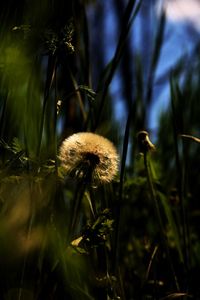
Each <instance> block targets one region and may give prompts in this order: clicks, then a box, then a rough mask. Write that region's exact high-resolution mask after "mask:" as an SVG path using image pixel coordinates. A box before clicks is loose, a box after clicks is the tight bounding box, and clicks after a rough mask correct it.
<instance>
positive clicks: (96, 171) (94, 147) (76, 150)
mask: <svg viewBox="0 0 200 300" xmlns="http://www.w3.org/2000/svg"><path fill="white" fill-rule="evenodd" d="M59 158H60V160H61V165H62V166H63V168H64V170H65V171H66V173H67V174H70V175H72V176H74V177H76V178H77V179H85V178H90V181H92V183H95V184H98V183H106V182H110V181H112V180H113V179H114V177H115V175H116V174H117V171H118V163H119V156H118V154H117V150H116V148H115V146H114V145H113V143H112V142H111V141H109V140H108V139H106V138H104V137H102V136H100V135H98V134H95V133H91V132H80V133H75V134H73V135H71V136H70V137H68V138H67V139H65V140H64V141H63V143H62V145H61V147H60V151H59ZM88 176H89V177H88Z"/></svg>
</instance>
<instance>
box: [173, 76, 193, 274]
mask: <svg viewBox="0 0 200 300" xmlns="http://www.w3.org/2000/svg"><path fill="white" fill-rule="evenodd" d="M174 84H175V83H174V81H173V78H172V76H171V78H170V87H171V106H172V125H173V138H174V145H175V158H176V170H177V174H178V176H177V188H178V194H179V199H180V211H181V219H182V238H183V253H184V264H185V271H186V274H187V276H188V244H189V243H188V228H187V222H186V212H185V207H184V182H183V170H182V167H181V160H180V155H179V145H178V136H179V132H178V126H177V122H176V110H175V103H174V101H175V100H176V99H177V98H178V95H177V93H178V91H179V88H178V86H177V85H176V86H174Z"/></svg>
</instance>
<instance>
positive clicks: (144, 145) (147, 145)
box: [137, 130, 156, 154]
mask: <svg viewBox="0 0 200 300" xmlns="http://www.w3.org/2000/svg"><path fill="white" fill-rule="evenodd" d="M137 138H138V147H139V151H140V152H141V153H143V154H144V153H147V152H148V151H154V150H155V149H156V147H155V146H154V145H153V144H152V142H151V141H150V139H149V135H148V132H147V131H144V130H142V131H139V132H138V134H137Z"/></svg>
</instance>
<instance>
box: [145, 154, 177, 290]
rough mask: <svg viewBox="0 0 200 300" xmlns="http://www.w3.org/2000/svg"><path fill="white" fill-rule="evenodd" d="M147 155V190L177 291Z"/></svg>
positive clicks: (175, 277)
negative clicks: (152, 203) (153, 206)
mask: <svg viewBox="0 0 200 300" xmlns="http://www.w3.org/2000/svg"><path fill="white" fill-rule="evenodd" d="M147 156H148V153H147V152H145V153H144V167H145V170H146V175H147V182H148V186H149V192H150V195H151V198H152V201H153V202H154V205H155V210H156V216H157V219H158V224H159V228H160V237H161V240H162V241H163V245H164V246H165V250H166V254H167V257H168V260H169V264H170V267H171V271H172V274H173V277H174V281H175V286H176V288H177V291H180V286H179V283H178V280H177V276H176V274H175V271H174V267H173V264H172V260H171V256H170V250H169V246H168V242H167V239H166V235H165V230H164V225H163V222H162V218H161V214H160V208H159V203H158V198H157V194H156V191H155V189H154V185H153V180H152V173H151V167H150V164H149V162H148V157H147Z"/></svg>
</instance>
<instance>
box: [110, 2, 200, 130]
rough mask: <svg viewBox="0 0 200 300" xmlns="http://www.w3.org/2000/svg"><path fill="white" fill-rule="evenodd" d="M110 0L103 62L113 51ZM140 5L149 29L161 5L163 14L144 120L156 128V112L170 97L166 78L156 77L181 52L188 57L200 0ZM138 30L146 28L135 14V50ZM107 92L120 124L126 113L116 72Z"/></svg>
mask: <svg viewBox="0 0 200 300" xmlns="http://www.w3.org/2000/svg"><path fill="white" fill-rule="evenodd" d="M112 1H114V0H111V1H105V3H106V4H105V5H106V8H105V11H106V12H107V16H106V21H105V22H106V28H108V30H107V31H106V36H105V39H107V41H108V42H107V45H108V46H109V47H108V51H107V53H106V61H107V62H109V61H110V59H111V58H112V57H113V55H114V51H115V48H116V41H117V28H116V24H117V22H116V21H115V15H114V12H113V10H112ZM149 4H150V5H149ZM143 5H149V8H150V23H149V27H150V29H151V30H152V31H153V32H154V31H155V30H156V26H155V24H156V21H155V20H156V18H158V17H159V15H160V13H161V9H164V11H165V13H166V17H167V22H166V27H165V36H164V37H165V38H164V44H163V47H162V51H161V56H160V60H159V64H158V68H157V72H156V78H155V85H154V94H153V97H154V102H153V106H152V107H151V111H150V118H149V124H148V126H149V128H150V129H152V131H156V129H157V128H158V120H159V115H160V113H161V112H163V111H164V110H165V109H166V108H167V107H168V104H169V99H170V95H169V82H168V79H167V78H166V79H165V80H164V81H163V82H161V83H160V82H159V81H161V80H160V79H161V78H162V75H163V74H166V73H169V71H170V69H171V68H173V66H174V65H175V64H176V62H177V61H178V60H179V59H180V58H181V57H182V56H184V60H185V61H187V60H188V61H189V60H190V59H191V57H190V55H191V51H192V49H193V48H194V47H195V45H196V42H197V41H199V38H200V0H158V1H157V5H153V1H151V0H143ZM141 30H148V28H147V29H144V28H141V20H140V14H139V15H138V17H137V18H136V20H135V21H134V23H133V28H132V31H131V39H132V41H133V44H134V48H135V49H137V48H138V50H140V47H141V38H140V37H141ZM149 46H150V47H149V49H150V50H149V51H151V46H152V41H151V45H149ZM149 55H150V52H149ZM110 92H111V94H112V95H113V96H114V98H115V101H116V102H115V103H117V105H115V115H116V119H117V120H118V121H119V122H121V123H122V125H123V124H124V122H125V120H126V113H125V111H124V109H123V101H122V100H123V99H122V95H121V89H120V78H119V76H118V74H116V76H115V78H114V79H113V81H112V83H111V86H110ZM116 99H117V100H116Z"/></svg>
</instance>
